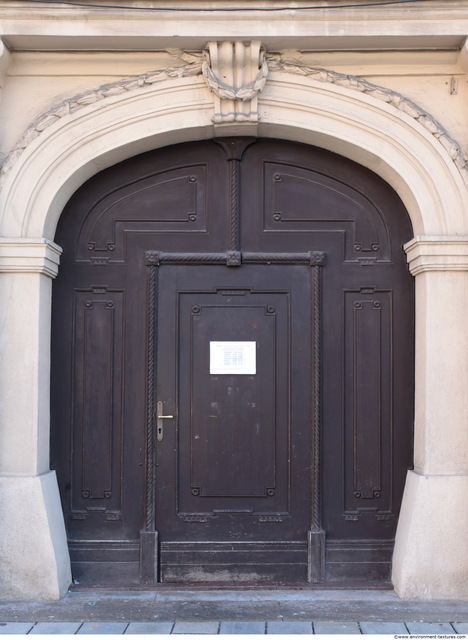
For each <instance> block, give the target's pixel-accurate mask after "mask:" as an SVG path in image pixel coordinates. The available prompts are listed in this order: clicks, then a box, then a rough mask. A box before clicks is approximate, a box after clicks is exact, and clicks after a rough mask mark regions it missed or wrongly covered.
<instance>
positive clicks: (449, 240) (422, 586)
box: [393, 236, 468, 598]
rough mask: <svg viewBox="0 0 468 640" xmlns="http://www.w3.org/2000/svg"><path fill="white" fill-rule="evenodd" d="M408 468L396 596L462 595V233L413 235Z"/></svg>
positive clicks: (465, 276)
mask: <svg viewBox="0 0 468 640" xmlns="http://www.w3.org/2000/svg"><path fill="white" fill-rule="evenodd" d="M405 250H406V252H407V256H408V262H409V265H410V270H411V273H412V274H413V275H414V276H415V278H416V354H415V357H416V381H415V382H416V388H415V425H414V426H415V451H414V471H410V472H409V473H408V478H407V483H406V488H405V493H404V497H403V504H402V510H401V514H400V519H399V523H398V530H397V538H396V544H395V553H394V561H393V582H394V585H395V590H396V592H397V593H398V594H399V595H400V596H402V597H408V598H409V597H416V598H418V597H419V598H468V509H467V508H466V505H467V496H468V391H467V390H468V238H467V237H460V236H456V237H443V236H436V237H416V238H414V239H413V240H412V241H411V242H409V243H408V244H407V245H406V247H405Z"/></svg>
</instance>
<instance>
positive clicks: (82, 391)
mask: <svg viewBox="0 0 468 640" xmlns="http://www.w3.org/2000/svg"><path fill="white" fill-rule="evenodd" d="M411 237H412V230H411V226H410V223H409V219H408V216H407V213H406V211H405V209H404V207H403V205H402V203H401V201H400V200H399V198H398V196H397V195H396V194H395V193H394V192H393V190H392V189H391V188H390V187H389V186H388V185H387V184H385V183H384V182H383V181H382V180H381V179H380V178H378V177H377V176H376V175H375V174H373V173H372V172H370V171H369V170H367V169H365V168H364V167H361V166H359V165H357V164H355V163H353V162H351V161H348V160H346V159H344V158H341V157H339V156H337V155H334V154H331V153H329V152H326V151H324V150H321V149H316V148H313V147H309V146H306V145H300V144H296V143H291V142H285V141H278V140H258V141H255V140H252V139H229V140H228V139H227V140H218V141H204V142H197V143H190V144H185V145H179V146H174V147H169V148H166V149H159V150H156V151H154V152H150V153H147V154H143V155H141V156H138V157H136V158H132V159H130V160H128V161H125V162H123V163H121V164H119V165H116V166H115V167H111V168H110V169H107V170H106V171H103V172H101V173H100V174H98V175H96V176H94V177H93V178H92V179H91V180H89V181H88V182H87V183H86V184H85V185H83V187H82V188H81V189H79V190H78V192H77V193H76V194H75V195H74V196H73V198H72V199H71V200H70V202H69V203H68V205H67V207H66V208H65V210H64V213H63V215H62V218H61V220H60V223H59V227H58V230H57V236H56V240H57V242H58V243H59V244H60V245H61V246H62V247H63V249H64V253H63V259H62V264H61V268H60V273H59V276H58V278H57V280H56V281H55V283H54V293H53V326H52V378H51V384H52V402H51V460H52V468H55V469H56V470H57V476H58V480H59V486H60V491H61V496H62V502H63V509H64V514H65V521H66V527H67V531H68V537H69V548H70V554H71V558H72V568H73V573H74V577H75V579H76V580H78V581H79V582H80V583H81V584H85V585H90V586H91V585H104V586H110V585H113V584H118V585H119V586H124V585H127V586H130V585H151V584H154V583H155V582H158V581H163V582H176V583H192V582H201V583H204V582H211V583H227V584H229V583H232V582H238V583H248V584H265V583H270V584H304V583H306V582H309V583H314V582H315V583H317V582H323V581H327V582H330V583H333V584H335V585H350V584H353V585H360V584H366V585H369V584H371V583H373V584H380V583H382V582H385V581H386V580H388V578H389V572H390V565H391V554H392V549H393V540H394V535H395V529H396V524H397V519H398V513H399V508H400V502H401V496H402V492H403V486H404V480H405V475H406V470H407V468H408V467H409V466H410V465H411V458H412V419H413V367H414V364H413V350H414V344H413V342H414V340H413V332H414V330H413V313H414V312H413V281H412V278H411V276H410V274H409V272H408V269H407V265H406V260H405V255H404V252H403V249H402V245H403V244H404V243H405V242H406V241H408V240H409V239H410V238H411ZM164 416H166V417H164ZM168 416H173V417H168Z"/></svg>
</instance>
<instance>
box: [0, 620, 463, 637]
mask: <svg viewBox="0 0 468 640" xmlns="http://www.w3.org/2000/svg"><path fill="white" fill-rule="evenodd" d="M466 633H468V623H466V622H463V623H457V622H453V623H449V622H407V623H404V622H332V621H306V620H291V621H288V620H273V621H266V622H255V621H241V620H232V621H229V620H226V621H221V622H210V621H205V622H200V621H192V622H190V621H175V622H83V623H81V622H37V623H33V622H1V623H0V634H21V635H38V634H46V635H57V634H69V635H75V634H77V635H80V634H86V635H103V634H112V635H124V634H131V635H136V634H147V635H159V634H161V635H170V634H171V635H172V634H173V635H217V634H221V635H223V634H229V635H237V634H242V635H265V634H281V635H288V636H289V635H311V634H319V635H338V634H339V635H361V634H364V635H366V634H371V635H382V634H390V635H410V634H411V635H426V634H427V635H431V636H440V635H465V634H466Z"/></svg>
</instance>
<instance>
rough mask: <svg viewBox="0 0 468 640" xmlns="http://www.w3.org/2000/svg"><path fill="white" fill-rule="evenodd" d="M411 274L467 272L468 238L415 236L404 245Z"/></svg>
mask: <svg viewBox="0 0 468 640" xmlns="http://www.w3.org/2000/svg"><path fill="white" fill-rule="evenodd" d="M404 249H405V251H406V255H407V260H408V264H409V268H410V271H411V273H412V274H413V275H414V276H417V275H418V274H419V273H423V272H425V271H468V236H416V237H415V238H413V239H412V240H410V241H409V242H408V243H407V244H405V246H404Z"/></svg>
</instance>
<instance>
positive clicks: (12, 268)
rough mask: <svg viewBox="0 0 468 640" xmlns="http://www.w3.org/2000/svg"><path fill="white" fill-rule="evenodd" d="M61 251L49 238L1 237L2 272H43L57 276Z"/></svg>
mask: <svg viewBox="0 0 468 640" xmlns="http://www.w3.org/2000/svg"><path fill="white" fill-rule="evenodd" d="M61 253H62V249H61V248H60V247H59V246H58V245H57V244H55V242H52V241H51V240H47V238H0V273H42V274H43V275H46V276H48V277H49V278H55V276H56V275H57V273H58V266H59V263H60V254H61Z"/></svg>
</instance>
